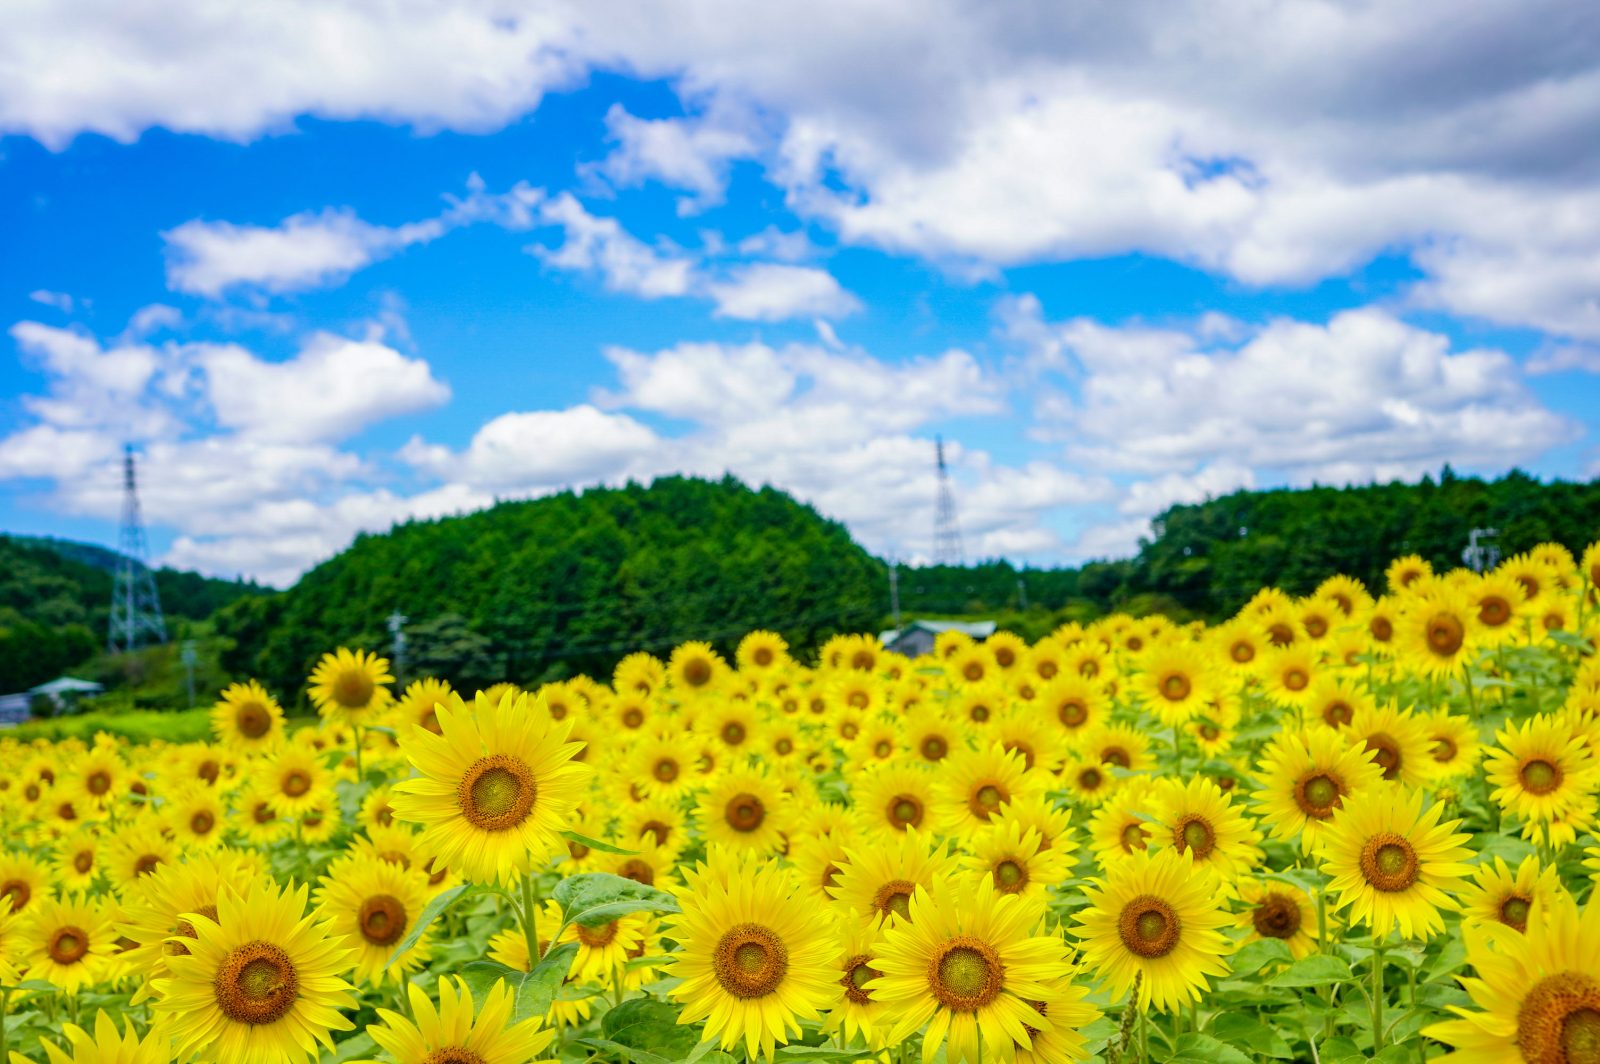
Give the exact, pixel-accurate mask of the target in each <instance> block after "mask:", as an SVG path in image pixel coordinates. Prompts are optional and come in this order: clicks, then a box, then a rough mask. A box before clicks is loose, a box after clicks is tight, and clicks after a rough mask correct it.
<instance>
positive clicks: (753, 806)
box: [695, 767, 790, 853]
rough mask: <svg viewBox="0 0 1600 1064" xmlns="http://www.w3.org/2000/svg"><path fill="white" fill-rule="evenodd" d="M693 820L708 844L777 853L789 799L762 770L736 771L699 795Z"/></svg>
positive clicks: (787, 819) (786, 819) (784, 829)
mask: <svg viewBox="0 0 1600 1064" xmlns="http://www.w3.org/2000/svg"><path fill="white" fill-rule="evenodd" d="M695 817H696V819H697V820H698V822H699V824H700V830H701V832H702V833H704V835H705V837H706V840H707V841H708V842H709V843H712V844H714V845H719V846H728V847H732V848H734V849H741V850H750V851H752V852H759V853H776V852H777V851H778V850H779V849H780V848H781V847H782V846H783V835H784V833H785V832H786V831H787V830H788V826H789V817H790V807H789V799H788V797H787V796H786V795H785V794H784V793H783V791H782V789H781V788H780V787H779V786H778V785H777V783H776V782H775V781H774V780H773V779H772V777H771V776H769V775H767V773H766V772H765V771H764V770H762V769H761V768H758V767H749V768H735V769H730V770H729V771H727V772H726V773H724V774H723V775H722V776H721V777H720V778H718V780H717V781H716V784H715V785H714V786H713V787H712V788H711V789H710V790H708V791H706V792H705V794H704V795H702V796H701V798H700V801H699V803H698V804H697V805H696V806H695Z"/></svg>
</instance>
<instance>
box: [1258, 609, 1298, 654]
mask: <svg viewBox="0 0 1600 1064" xmlns="http://www.w3.org/2000/svg"><path fill="white" fill-rule="evenodd" d="M1251 619H1252V620H1253V622H1254V623H1255V625H1256V629H1257V631H1258V632H1259V633H1260V636H1261V638H1262V639H1264V640H1266V643H1267V647H1268V649H1269V650H1275V651H1281V650H1288V649H1289V648H1291V647H1294V646H1296V645H1302V646H1303V645H1304V644H1305V643H1306V641H1307V640H1306V638H1305V632H1303V631H1301V629H1300V618H1299V617H1298V616H1297V615H1296V614H1295V610H1294V603H1293V601H1292V600H1290V599H1288V598H1285V599H1283V600H1282V601H1279V602H1274V603H1272V605H1270V606H1268V607H1267V608H1265V609H1262V610H1260V611H1259V612H1255V613H1252V614H1251Z"/></svg>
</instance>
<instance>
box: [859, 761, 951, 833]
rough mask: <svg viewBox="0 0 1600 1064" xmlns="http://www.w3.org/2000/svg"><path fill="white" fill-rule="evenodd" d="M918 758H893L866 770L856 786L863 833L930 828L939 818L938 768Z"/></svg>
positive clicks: (899, 831) (926, 829) (897, 831)
mask: <svg viewBox="0 0 1600 1064" xmlns="http://www.w3.org/2000/svg"><path fill="white" fill-rule="evenodd" d="M935 771H937V770H932V769H927V768H923V767H922V766H921V765H920V764H918V763H917V762H914V761H905V762H892V763H890V764H886V765H882V766H879V767H876V768H874V769H872V770H871V771H867V772H863V773H862V774H861V776H860V777H859V778H858V779H857V780H856V781H855V783H854V784H853V786H852V791H853V793H854V796H855V801H854V803H853V805H854V808H855V811H856V817H857V823H858V824H859V826H860V830H861V831H862V833H863V834H866V835H869V836H872V835H877V834H882V833H891V834H899V833H901V832H904V831H907V830H909V829H920V830H923V831H929V830H931V829H932V828H933V825H934V820H935V816H936V813H935V802H936V798H935V795H934V783H933V781H934V772H935Z"/></svg>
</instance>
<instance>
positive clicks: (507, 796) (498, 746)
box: [394, 693, 592, 883]
mask: <svg viewBox="0 0 1600 1064" xmlns="http://www.w3.org/2000/svg"><path fill="white" fill-rule="evenodd" d="M438 713H439V725H440V728H441V729H442V732H443V734H441V735H434V734H432V733H431V732H427V731H424V730H422V729H420V728H418V729H414V730H413V731H412V733H411V735H410V736H409V737H408V738H407V739H405V740H404V741H403V742H402V744H401V748H402V750H403V751H404V753H405V755H406V757H407V758H408V759H409V760H410V762H411V764H412V766H413V767H414V768H415V769H416V770H417V772H418V773H419V775H418V776H415V777H413V778H411V779H408V780H405V781H403V782H401V783H398V784H396V785H395V795H394V812H395V819H396V820H400V821H403V822H406V823H411V824H419V825H421V826H422V838H421V840H420V845H421V846H422V848H423V849H425V850H427V851H429V852H430V853H432V854H433V855H434V856H435V857H437V858H438V859H439V860H440V861H441V862H442V863H443V864H445V865H446V866H448V867H449V868H450V869H452V870H453V871H455V872H458V873H459V874H461V875H463V876H465V877H466V878H468V879H470V880H473V881H474V882H491V881H499V882H501V883H508V882H510V881H511V879H512V878H513V876H515V875H517V874H524V873H526V872H528V870H529V869H531V868H532V867H533V865H534V863H535V862H538V861H542V860H544V859H546V858H548V857H549V856H550V855H552V854H555V853H558V852H564V851H565V849H566V841H565V840H564V839H562V838H561V834H560V833H561V831H562V830H563V829H564V828H565V827H566V822H567V816H568V814H569V813H570V812H571V811H572V809H573V807H574V806H576V805H577V804H578V802H579V801H580V800H581V798H582V797H583V792H584V789H585V787H586V785H587V783H588V780H589V777H590V775H591V774H592V770H590V769H589V768H588V767H587V766H584V765H580V764H576V763H574V762H573V756H574V755H575V754H576V753H577V752H578V749H579V747H578V744H576V743H569V742H567V737H568V735H569V733H570V732H571V723H570V722H568V721H560V722H556V721H551V720H550V719H549V718H548V716H547V715H546V714H544V713H541V712H539V711H538V703H537V702H536V701H534V700H533V699H530V698H529V697H528V696H527V695H526V694H519V695H516V696H509V695H508V696H507V697H506V698H504V699H502V700H501V701H500V702H499V703H492V702H490V701H489V699H488V698H487V697H486V696H485V695H483V694H481V693H480V694H479V695H478V697H477V701H476V703H475V705H474V707H472V708H469V707H468V706H467V705H466V704H465V703H463V702H462V701H461V698H460V696H458V695H452V696H451V699H450V704H449V705H442V706H440V707H439V709H438Z"/></svg>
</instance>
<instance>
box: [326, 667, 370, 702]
mask: <svg viewBox="0 0 1600 1064" xmlns="http://www.w3.org/2000/svg"><path fill="white" fill-rule="evenodd" d="M374 690H376V688H375V687H374V685H373V683H372V677H370V676H368V675H367V674H366V673H365V672H364V671H358V670H354V669H352V670H349V671H347V672H342V673H340V674H339V678H338V679H337V680H334V681H333V700H334V701H335V702H337V703H339V704H340V705H341V706H343V707H345V708H346V709H361V708H363V707H364V706H366V704H367V703H368V702H371V701H372V693H373V691H374Z"/></svg>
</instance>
